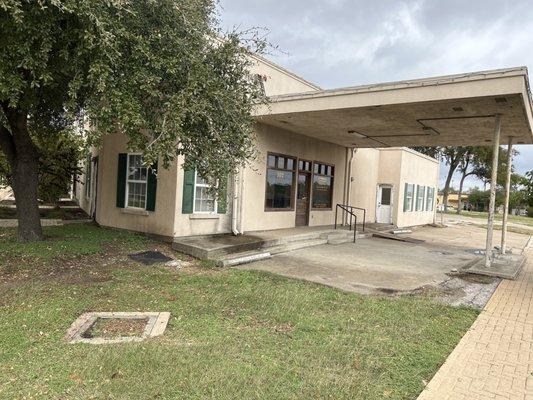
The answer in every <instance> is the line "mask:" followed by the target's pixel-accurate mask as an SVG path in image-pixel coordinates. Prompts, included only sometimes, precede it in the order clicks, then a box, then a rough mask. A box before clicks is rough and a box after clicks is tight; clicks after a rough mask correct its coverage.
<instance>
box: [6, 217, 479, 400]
mask: <svg viewBox="0 0 533 400" xmlns="http://www.w3.org/2000/svg"><path fill="white" fill-rule="evenodd" d="M0 232H2V233H1V234H2V238H1V242H0V252H1V253H2V254H5V253H4V251H6V250H7V251H8V252H9V254H10V257H8V258H7V260H8V261H4V262H5V264H9V265H4V266H1V264H0V326H1V327H2V329H0V377H1V379H0V398H6V399H12V398H28V399H55V398H61V399H209V398H211V399H276V400H279V399H318V398H320V399H327V398H330V399H365V400H370V399H384V398H385V399H415V398H416V397H417V395H418V393H419V392H420V391H421V390H422V388H423V381H428V380H429V379H430V378H431V377H432V375H433V374H434V373H435V372H436V370H437V369H438V367H439V365H441V363H443V362H444V360H445V358H446V356H447V355H448V354H449V353H450V352H451V350H452V349H453V348H454V347H455V345H456V343H457V342H458V341H459V339H460V338H461V337H462V335H463V334H464V332H465V331H466V330H467V329H468V328H469V327H470V325H471V324H472V322H473V320H474V319H475V318H476V315H477V311H475V310H473V309H469V308H454V307H450V306H445V305H441V304H437V303H434V302H433V301H432V300H431V299H429V298H424V297H400V298H380V297H370V296H362V295H357V294H349V293H344V292H342V291H339V290H335V289H332V288H328V287H325V286H320V285H316V284H310V283H305V282H301V281H297V280H290V279H286V278H282V277H279V276H274V275H270V274H265V273H259V272H251V271H240V270H217V269H213V268H210V267H211V266H210V265H207V264H206V265H203V266H200V265H198V266H196V267H194V266H193V267H187V268H184V269H182V270H179V271H176V270H171V269H168V268H165V267H163V266H155V267H146V266H141V265H138V264H135V263H133V262H131V261H129V260H128V259H127V258H126V257H125V253H126V251H127V249H131V248H137V249H140V248H155V247H157V248H159V249H166V250H165V251H167V252H168V251H169V250H168V248H166V247H164V246H163V245H161V244H155V243H153V242H147V241H144V239H142V238H140V237H139V236H136V235H131V234H127V233H119V232H115V231H109V230H105V229H99V228H97V227H95V226H92V225H81V226H80V225H76V226H67V227H57V228H49V229H47V234H48V235H50V237H51V238H52V239H51V240H50V241H48V242H45V243H42V244H32V245H24V246H20V245H17V244H16V243H15V242H14V240H13V239H12V233H11V232H9V231H0ZM109 241H111V242H112V243H113V244H114V246H112V247H106V243H108V242H109ZM19 246H20V247H19ZM47 246H48V247H47ZM20 259H24V260H25V263H28V262H29V263H31V269H30V270H26V273H25V274H24V275H23V276H19V275H16V274H15V275H12V274H11V273H10V272H9V271H11V270H16V266H17V265H19V263H20ZM58 260H59V261H58ZM302 267H303V268H304V267H305V266H302ZM2 268H4V269H5V270H4V271H2ZM50 268H52V270H50ZM41 269H42V270H43V271H46V272H42V273H41ZM51 271H52V272H51ZM88 310H98V311H134V310H141V311H170V312H171V320H170V323H169V326H168V328H167V331H166V332H165V334H164V335H163V336H162V337H159V338H157V339H152V340H148V341H145V342H141V343H133V344H122V345H111V346H90V345H84V344H77V345H70V344H67V343H66V342H65V341H63V339H62V338H63V336H64V335H65V332H66V330H67V328H68V327H69V326H70V324H71V323H72V321H73V320H74V319H75V318H76V317H77V316H78V315H79V314H80V313H82V312H84V311H88Z"/></svg>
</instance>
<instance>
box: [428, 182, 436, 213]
mask: <svg viewBox="0 0 533 400" xmlns="http://www.w3.org/2000/svg"><path fill="white" fill-rule="evenodd" d="M433 204H435V188H432V187H428V194H427V196H426V211H433Z"/></svg>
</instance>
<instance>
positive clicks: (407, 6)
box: [220, 0, 533, 186]
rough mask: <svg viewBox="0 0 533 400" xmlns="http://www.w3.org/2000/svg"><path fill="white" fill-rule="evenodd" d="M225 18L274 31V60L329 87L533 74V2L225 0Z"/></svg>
mask: <svg viewBox="0 0 533 400" xmlns="http://www.w3.org/2000/svg"><path fill="white" fill-rule="evenodd" d="M220 15H221V18H222V22H223V25H224V27H226V28H228V29H229V28H232V27H234V26H238V27H240V28H241V29H245V28H250V27H262V28H267V29H268V30H269V31H270V33H269V35H268V39H269V41H270V42H271V43H273V44H275V45H277V46H279V47H280V50H282V51H280V52H275V53H274V54H272V55H270V56H269V58H270V59H272V60H273V61H275V62H277V63H278V64H281V65H282V66H284V67H286V68H288V69H290V70H291V71H294V72H295V73H297V74H299V75H301V76H303V77H304V78H306V79H308V80H310V81H311V82H313V83H316V84H318V85H319V86H321V87H323V88H326V89H330V88H335V87H343V86H353V85H359V84H368V83H377V82H387V81H395V80H402V79H412V78H422V77H428V76H436V75H446V74H454V73H461V72H473V71H479V70H486V69H494V68H504V67H516V66H523V65H525V66H528V67H530V68H531V70H533V1H531V0H513V1H503V0H499V1H495V0H411V1H395V0H389V1H385V0H371V1H368V0H367V1H361V0H221V11H220ZM518 150H519V151H520V153H521V154H520V156H518V157H517V159H516V160H515V165H516V169H517V171H518V172H520V173H524V172H525V171H529V170H533V146H519V147H518ZM444 172H445V171H444V168H442V171H441V180H442V175H443V174H444ZM454 181H455V182H456V185H455V186H458V182H459V178H455V179H454ZM473 185H479V186H480V183H479V182H473V181H471V182H469V186H473Z"/></svg>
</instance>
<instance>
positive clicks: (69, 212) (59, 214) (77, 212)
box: [0, 205, 89, 220]
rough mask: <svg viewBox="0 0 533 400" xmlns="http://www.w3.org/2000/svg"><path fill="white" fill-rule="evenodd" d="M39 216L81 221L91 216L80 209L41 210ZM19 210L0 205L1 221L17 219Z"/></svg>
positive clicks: (42, 208)
mask: <svg viewBox="0 0 533 400" xmlns="http://www.w3.org/2000/svg"><path fill="white" fill-rule="evenodd" d="M39 214H40V216H41V218H44V219H63V220H80V219H89V216H88V215H87V214H86V213H85V212H84V211H83V210H82V209H81V208H79V207H75V208H74V207H73V208H44V207H40V208H39ZM16 218H17V210H16V209H15V208H12V207H7V206H2V205H0V219H16Z"/></svg>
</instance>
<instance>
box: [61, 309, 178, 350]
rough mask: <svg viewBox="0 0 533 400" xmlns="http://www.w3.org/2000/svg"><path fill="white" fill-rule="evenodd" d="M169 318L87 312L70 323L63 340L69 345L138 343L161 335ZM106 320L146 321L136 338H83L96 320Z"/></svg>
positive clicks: (159, 314) (164, 314)
mask: <svg viewBox="0 0 533 400" xmlns="http://www.w3.org/2000/svg"><path fill="white" fill-rule="evenodd" d="M169 318H170V313H169V312H88V313H84V314H82V315H80V316H79V317H78V318H77V319H76V321H74V322H73V323H72V325H71V326H70V328H69V330H68V331H67V335H66V337H65V339H66V340H67V341H68V342H69V343H90V344H114V343H128V342H140V341H142V340H145V339H147V338H151V337H156V336H160V335H162V334H163V332H165V329H166V327H167V324H168V320H169ZM106 319H107V320H111V319H116V320H120V319H122V320H127V319H130V320H131V319H140V320H147V322H146V325H145V327H144V330H143V332H142V334H141V335H138V336H121V337H114V338H106V337H85V336H84V335H85V334H86V333H87V332H88V331H89V330H90V329H91V328H92V327H93V326H94V324H95V323H96V322H97V321H98V320H106Z"/></svg>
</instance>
